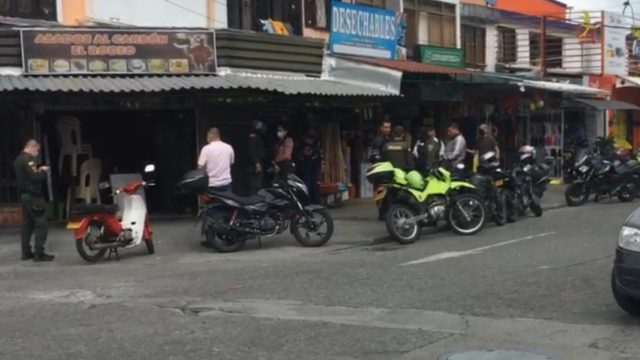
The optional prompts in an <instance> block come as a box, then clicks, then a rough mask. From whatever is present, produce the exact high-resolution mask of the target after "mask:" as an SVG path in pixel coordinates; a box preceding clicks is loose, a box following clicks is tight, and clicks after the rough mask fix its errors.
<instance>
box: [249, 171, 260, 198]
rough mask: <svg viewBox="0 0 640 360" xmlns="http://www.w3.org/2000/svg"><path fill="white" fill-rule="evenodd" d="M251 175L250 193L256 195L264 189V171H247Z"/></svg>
mask: <svg viewBox="0 0 640 360" xmlns="http://www.w3.org/2000/svg"><path fill="white" fill-rule="evenodd" d="M247 176H249V193H248V195H254V194H256V193H257V192H258V191H260V190H261V189H262V187H263V186H262V178H263V176H262V172H259V173H257V172H255V171H247Z"/></svg>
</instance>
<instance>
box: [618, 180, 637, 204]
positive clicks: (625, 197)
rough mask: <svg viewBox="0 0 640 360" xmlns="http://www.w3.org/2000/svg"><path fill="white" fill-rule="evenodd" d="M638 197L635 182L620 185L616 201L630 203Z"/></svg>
mask: <svg viewBox="0 0 640 360" xmlns="http://www.w3.org/2000/svg"><path fill="white" fill-rule="evenodd" d="M636 196H638V185H637V184H636V183H635V182H628V183H626V184H624V185H622V188H621V189H620V190H619V191H618V200H620V202H630V201H633V199H635V198H636Z"/></svg>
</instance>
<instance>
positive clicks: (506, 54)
mask: <svg viewBox="0 0 640 360" xmlns="http://www.w3.org/2000/svg"><path fill="white" fill-rule="evenodd" d="M517 51H518V45H517V40H516V30H515V29H511V28H506V27H502V26H499V27H498V62H500V63H503V64H509V63H514V62H516V61H517V60H518V56H517Z"/></svg>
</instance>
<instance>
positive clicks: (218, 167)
mask: <svg viewBox="0 0 640 360" xmlns="http://www.w3.org/2000/svg"><path fill="white" fill-rule="evenodd" d="M207 141H208V142H209V144H207V145H206V146H205V147H203V148H202V151H201V152H200V157H199V158H198V167H199V168H201V169H205V170H206V171H207V174H208V175H209V190H210V191H216V192H226V191H231V165H232V164H233V162H234V160H235V159H234V158H235V154H234V152H233V148H232V147H231V145H229V144H227V143H225V142H223V141H222V140H220V131H219V130H218V128H215V127H214V128H211V129H210V130H209V131H208V132H207Z"/></svg>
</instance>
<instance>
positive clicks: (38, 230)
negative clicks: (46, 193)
mask: <svg viewBox="0 0 640 360" xmlns="http://www.w3.org/2000/svg"><path fill="white" fill-rule="evenodd" d="M20 203H21V204H22V230H21V232H20V237H21V240H22V254H23V255H26V254H29V253H31V252H32V250H31V237H32V236H33V235H34V234H35V253H36V254H42V253H44V244H45V243H46V242H47V234H48V232H49V229H48V225H47V215H46V213H45V209H44V200H43V199H42V198H39V197H35V196H33V195H31V194H22V195H20Z"/></svg>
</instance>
